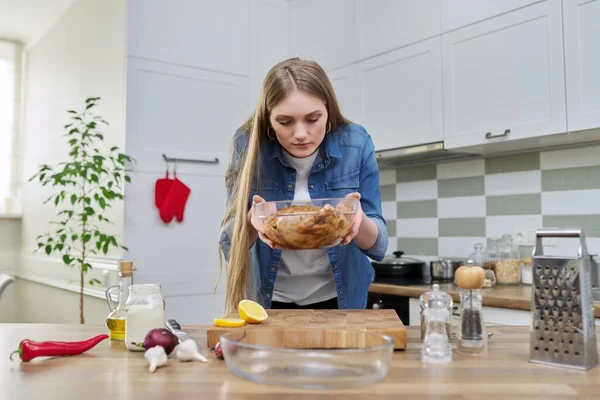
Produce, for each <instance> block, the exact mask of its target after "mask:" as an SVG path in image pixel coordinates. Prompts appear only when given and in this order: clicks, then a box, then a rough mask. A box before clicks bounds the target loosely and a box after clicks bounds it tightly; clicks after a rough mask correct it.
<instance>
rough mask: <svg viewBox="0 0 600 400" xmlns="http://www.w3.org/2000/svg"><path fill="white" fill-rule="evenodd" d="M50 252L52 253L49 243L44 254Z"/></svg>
mask: <svg viewBox="0 0 600 400" xmlns="http://www.w3.org/2000/svg"><path fill="white" fill-rule="evenodd" d="M50 253H52V245H50V244H49V245H47V246H46V254H47V255H50Z"/></svg>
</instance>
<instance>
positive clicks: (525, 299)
mask: <svg viewBox="0 0 600 400" xmlns="http://www.w3.org/2000/svg"><path fill="white" fill-rule="evenodd" d="M439 285H440V290H442V291H444V292H446V293H448V294H449V295H451V296H452V299H453V300H454V301H455V302H458V301H459V300H460V298H459V289H458V287H457V286H456V285H455V284H453V283H441V284H439ZM531 289H532V287H531V285H496V286H494V287H491V288H486V289H481V291H482V294H483V305H484V306H489V307H499V308H508V309H511V310H524V311H530V309H531ZM430 290H432V285H414V286H401V285H391V284H387V283H372V284H371V287H370V288H369V292H371V293H381V294H390V295H395V296H406V297H414V298H418V297H419V296H421V295H422V294H423V293H425V292H428V291H430ZM594 316H595V317H596V318H600V304H598V303H596V304H594Z"/></svg>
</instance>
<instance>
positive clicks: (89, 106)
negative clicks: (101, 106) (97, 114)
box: [85, 103, 95, 110]
mask: <svg viewBox="0 0 600 400" xmlns="http://www.w3.org/2000/svg"><path fill="white" fill-rule="evenodd" d="M94 106H95V104H94V103H90V104H88V105H87V107H86V108H85V109H86V110H89V109H90V108H92V107H94Z"/></svg>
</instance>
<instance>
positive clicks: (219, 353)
mask: <svg viewBox="0 0 600 400" xmlns="http://www.w3.org/2000/svg"><path fill="white" fill-rule="evenodd" d="M215 356H216V357H217V358H218V359H219V360H223V359H224V357H223V347H222V346H221V342H218V343H217V344H216V345H215Z"/></svg>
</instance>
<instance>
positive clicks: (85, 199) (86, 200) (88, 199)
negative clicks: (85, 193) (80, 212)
mask: <svg viewBox="0 0 600 400" xmlns="http://www.w3.org/2000/svg"><path fill="white" fill-rule="evenodd" d="M83 201H84V202H85V204H87V205H88V206H89V205H90V204H92V199H90V198H89V197H84V198H83Z"/></svg>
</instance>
